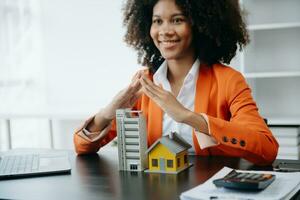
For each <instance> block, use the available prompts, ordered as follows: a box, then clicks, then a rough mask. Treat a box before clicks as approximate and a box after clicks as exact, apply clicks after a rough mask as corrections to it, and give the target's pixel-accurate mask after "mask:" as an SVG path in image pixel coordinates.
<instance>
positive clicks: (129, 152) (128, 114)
mask: <svg viewBox="0 0 300 200" xmlns="http://www.w3.org/2000/svg"><path fill="white" fill-rule="evenodd" d="M116 120H117V135H118V156H119V170H125V171H143V170H144V169H146V168H147V166H148V159H147V155H146V150H147V129H146V121H145V117H144V116H143V114H142V111H132V110H130V109H118V110H117V111H116Z"/></svg>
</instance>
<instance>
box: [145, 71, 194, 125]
mask: <svg viewBox="0 0 300 200" xmlns="http://www.w3.org/2000/svg"><path fill="white" fill-rule="evenodd" d="M140 83H141V85H142V91H143V92H144V93H145V94H146V95H147V96H148V97H149V98H150V99H152V100H153V101H154V102H155V103H156V104H157V105H158V106H160V107H161V109H162V110H163V111H164V112H165V113H167V114H168V115H169V116H170V117H171V118H172V119H174V120H175V121H177V122H180V123H182V122H184V120H185V119H186V117H187V116H188V114H189V112H190V111H189V110H188V109H186V108H185V107H184V106H183V105H182V104H181V103H180V102H179V101H177V99H176V98H175V97H174V95H173V94H172V93H171V92H168V91H166V90H164V89H163V88H161V87H159V86H157V85H155V84H154V83H153V82H152V81H151V80H149V79H148V78H147V77H146V76H142V77H141V78H140Z"/></svg>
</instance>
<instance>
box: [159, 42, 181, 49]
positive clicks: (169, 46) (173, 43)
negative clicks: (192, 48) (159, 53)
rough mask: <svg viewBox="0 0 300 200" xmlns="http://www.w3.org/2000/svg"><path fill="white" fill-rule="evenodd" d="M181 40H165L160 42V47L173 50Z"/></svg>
mask: <svg viewBox="0 0 300 200" xmlns="http://www.w3.org/2000/svg"><path fill="white" fill-rule="evenodd" d="M179 41H180V40H163V41H159V45H160V46H161V47H163V48H172V47H175V46H176V45H177V44H178V43H179Z"/></svg>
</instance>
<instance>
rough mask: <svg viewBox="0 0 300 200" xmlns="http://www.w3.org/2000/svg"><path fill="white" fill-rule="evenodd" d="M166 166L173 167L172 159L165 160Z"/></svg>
mask: <svg viewBox="0 0 300 200" xmlns="http://www.w3.org/2000/svg"><path fill="white" fill-rule="evenodd" d="M167 167H168V168H173V160H167Z"/></svg>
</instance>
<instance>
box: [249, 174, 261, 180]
mask: <svg viewBox="0 0 300 200" xmlns="http://www.w3.org/2000/svg"><path fill="white" fill-rule="evenodd" d="M260 177H262V175H261V174H254V176H252V177H251V179H253V180H256V179H258V178H260Z"/></svg>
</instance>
